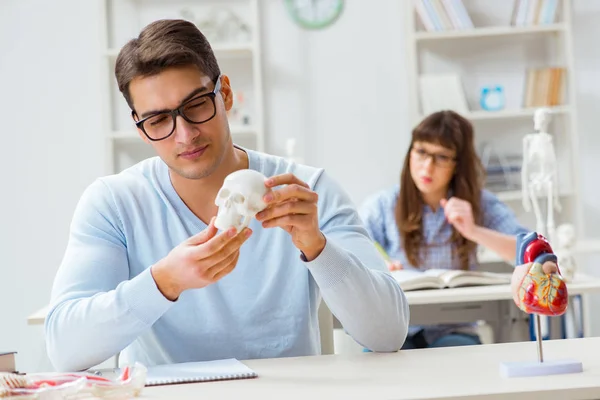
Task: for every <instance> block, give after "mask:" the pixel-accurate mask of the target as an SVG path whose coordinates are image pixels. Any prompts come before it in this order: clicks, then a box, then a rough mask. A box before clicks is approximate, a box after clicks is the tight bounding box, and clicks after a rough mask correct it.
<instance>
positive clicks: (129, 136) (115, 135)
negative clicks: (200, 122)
mask: <svg viewBox="0 0 600 400" xmlns="http://www.w3.org/2000/svg"><path fill="white" fill-rule="evenodd" d="M230 130H231V134H232V135H233V136H234V137H235V138H237V139H243V138H251V137H253V136H254V135H255V134H256V129H255V128H254V127H252V126H245V125H239V126H238V125H232V126H230ZM109 138H110V139H112V140H116V141H121V142H129V141H131V142H139V141H140V140H141V139H140V136H139V135H138V133H137V132H136V131H135V130H124V131H113V132H111V133H110V134H109Z"/></svg>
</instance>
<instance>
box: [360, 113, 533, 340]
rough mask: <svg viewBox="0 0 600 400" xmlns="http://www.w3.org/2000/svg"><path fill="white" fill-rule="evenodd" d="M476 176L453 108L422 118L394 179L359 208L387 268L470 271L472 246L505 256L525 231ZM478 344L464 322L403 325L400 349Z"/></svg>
mask: <svg viewBox="0 0 600 400" xmlns="http://www.w3.org/2000/svg"><path fill="white" fill-rule="evenodd" d="M484 176H485V174H484V169H483V165H482V164H481V161H480V160H479V157H478V156H477V154H476V152H475V147H474V138H473V126H472V125H471V123H470V122H469V121H468V120H466V119H465V118H463V117H462V116H460V115H459V114H457V113H455V112H453V111H440V112H436V113H433V114H431V115H429V116H428V117H426V118H425V119H424V120H423V121H422V122H421V123H420V124H419V125H418V126H417V127H416V128H415V129H414V130H413V132H412V140H411V144H410V147H409V150H408V154H407V155H406V157H405V159H404V166H403V169H402V173H401V177H400V185H399V186H398V185H396V186H394V187H393V188H391V189H389V190H386V191H383V192H381V193H378V194H376V195H374V196H372V197H371V198H369V199H368V200H367V201H366V203H365V205H364V206H363V208H362V210H361V213H362V217H363V219H364V222H365V224H366V227H367V230H368V231H369V233H370V235H371V237H372V238H373V240H375V241H376V242H377V243H378V244H379V245H380V246H381V247H382V248H383V250H384V251H385V252H386V253H387V254H388V256H389V257H390V261H388V267H389V268H390V270H397V269H403V268H406V269H409V268H414V269H419V270H425V269H431V268H438V269H439V268H442V269H464V270H466V269H476V268H477V257H476V250H477V246H478V245H481V246H484V247H486V248H488V249H490V250H492V251H494V252H495V253H497V254H498V255H500V256H501V257H502V258H503V259H504V260H510V261H511V262H512V261H513V260H514V259H515V256H516V254H515V252H516V235H517V234H518V233H520V232H527V230H526V229H525V228H523V227H522V226H521V225H520V224H519V223H518V221H517V219H516V218H515V216H514V214H513V212H512V211H511V210H510V209H509V208H508V207H507V206H506V205H505V204H503V203H502V202H501V201H500V200H499V199H498V198H497V197H496V196H495V195H494V194H492V193H491V192H489V191H487V190H485V189H483V181H484ZM479 343H481V341H480V339H479V337H478V336H477V334H476V333H475V331H474V329H473V327H472V325H466V326H465V325H460V326H458V325H444V326H432V327H411V330H410V331H409V336H408V338H407V340H406V343H405V345H404V347H403V348H422V347H441V346H458V345H470V344H479Z"/></svg>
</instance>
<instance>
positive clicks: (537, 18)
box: [510, 0, 561, 26]
mask: <svg viewBox="0 0 600 400" xmlns="http://www.w3.org/2000/svg"><path fill="white" fill-rule="evenodd" d="M560 2H561V0H515V4H514V6H513V12H512V17H511V19H510V24H511V25H514V26H528V25H546V24H554V23H556V22H557V19H558V6H559V5H560V4H559V3H560Z"/></svg>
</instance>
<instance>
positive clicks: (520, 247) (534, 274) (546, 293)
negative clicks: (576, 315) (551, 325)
mask: <svg viewBox="0 0 600 400" xmlns="http://www.w3.org/2000/svg"><path fill="white" fill-rule="evenodd" d="M530 262H531V263H532V265H531V267H530V268H529V271H528V272H527V274H526V275H525V277H524V278H523V280H522V281H521V283H520V285H519V289H518V292H517V293H516V294H515V298H514V300H515V303H516V304H517V306H519V308H520V309H521V310H523V311H525V312H526V313H528V314H538V315H546V316H558V315H562V314H564V313H565V311H567V306H568V302H569V296H568V293H567V284H566V283H565V280H564V279H563V277H562V275H561V274H560V270H559V269H558V265H557V257H556V255H555V254H554V252H553V251H552V247H551V246H550V243H548V241H547V240H546V238H544V237H543V236H542V235H540V234H538V233H536V232H529V233H527V234H520V235H519V236H518V237H517V265H522V264H527V263H530ZM547 262H551V263H552V264H547V265H546V266H545V267H544V264H545V263H547Z"/></svg>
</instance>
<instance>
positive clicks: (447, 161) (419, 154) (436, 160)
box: [412, 147, 456, 168]
mask: <svg viewBox="0 0 600 400" xmlns="http://www.w3.org/2000/svg"><path fill="white" fill-rule="evenodd" d="M412 154H413V156H414V157H415V159H416V161H418V162H426V161H427V160H428V159H429V157H431V160H432V161H433V164H434V165H439V166H440V167H443V168H448V167H450V166H452V165H453V164H454V162H455V161H456V157H452V156H447V155H445V154H436V153H430V152H428V151H426V150H425V149H422V148H419V147H413V148H412Z"/></svg>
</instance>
